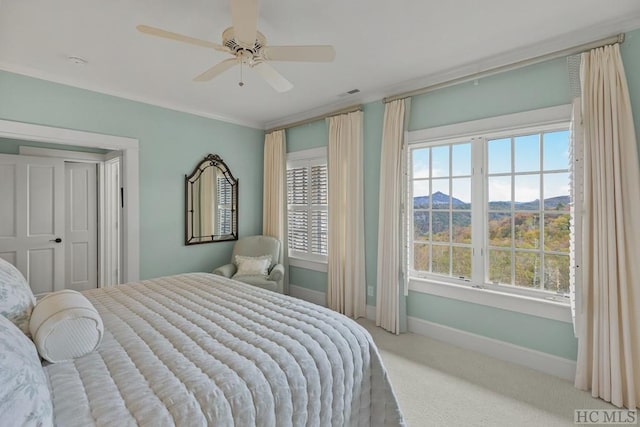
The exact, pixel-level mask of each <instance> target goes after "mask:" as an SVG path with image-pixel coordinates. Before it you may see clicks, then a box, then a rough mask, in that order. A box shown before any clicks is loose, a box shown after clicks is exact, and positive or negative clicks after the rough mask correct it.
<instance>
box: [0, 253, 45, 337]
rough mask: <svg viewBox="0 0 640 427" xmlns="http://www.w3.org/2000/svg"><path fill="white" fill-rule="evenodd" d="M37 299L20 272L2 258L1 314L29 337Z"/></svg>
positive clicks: (0, 274) (0, 270) (0, 281)
mask: <svg viewBox="0 0 640 427" xmlns="http://www.w3.org/2000/svg"><path fill="white" fill-rule="evenodd" d="M35 303H36V298H35V297H34V296H33V292H31V288H30V287H29V284H28V283H27V281H26V280H25V278H24V276H23V275H22V273H20V271H19V270H18V269H17V268H15V267H14V266H13V264H11V263H10V262H8V261H6V260H4V259H2V258H0V314H1V315H3V316H4V317H6V318H7V319H9V320H11V321H12V322H13V323H14V324H15V325H16V326H17V327H18V328H19V329H20V330H21V331H22V332H24V333H25V334H26V335H27V336H31V335H29V318H30V317H31V310H33V306H34V305H35Z"/></svg>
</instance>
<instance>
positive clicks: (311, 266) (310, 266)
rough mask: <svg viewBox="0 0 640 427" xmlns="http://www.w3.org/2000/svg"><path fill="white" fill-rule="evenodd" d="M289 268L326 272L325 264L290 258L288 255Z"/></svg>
mask: <svg viewBox="0 0 640 427" xmlns="http://www.w3.org/2000/svg"><path fill="white" fill-rule="evenodd" d="M289 266H290V267H298V268H306V269H307V270H313V271H320V272H322V273H326V272H327V263H326V262H318V261H310V260H307V259H302V258H292V257H291V255H289Z"/></svg>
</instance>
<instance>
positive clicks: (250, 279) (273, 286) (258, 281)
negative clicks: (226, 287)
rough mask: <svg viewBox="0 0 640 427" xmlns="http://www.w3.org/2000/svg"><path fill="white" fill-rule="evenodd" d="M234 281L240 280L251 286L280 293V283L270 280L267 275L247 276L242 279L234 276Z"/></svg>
mask: <svg viewBox="0 0 640 427" xmlns="http://www.w3.org/2000/svg"><path fill="white" fill-rule="evenodd" d="M233 279H235V280H239V281H241V282H243V283H247V284H249V285H253V286H258V287H260V288H264V289H269V290H270V291H275V292H280V291H279V290H278V282H274V281H272V280H268V279H267V276H265V275H261V274H256V275H246V276H241V277H236V276H233Z"/></svg>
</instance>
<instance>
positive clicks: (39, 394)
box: [0, 316, 53, 426]
mask: <svg viewBox="0 0 640 427" xmlns="http://www.w3.org/2000/svg"><path fill="white" fill-rule="evenodd" d="M5 423H6V424H5ZM0 424H2V425H12V426H52V425H53V409H52V403H51V394H50V392H49V385H48V384H47V378H46V376H45V373H44V369H42V365H41V364H40V358H39V357H38V352H37V351H36V348H35V346H34V345H33V342H31V340H30V339H29V338H28V337H27V336H26V335H25V334H23V333H22V331H20V329H18V327H17V326H16V325H14V324H13V323H12V322H10V321H9V320H8V319H7V318H5V317H4V316H0Z"/></svg>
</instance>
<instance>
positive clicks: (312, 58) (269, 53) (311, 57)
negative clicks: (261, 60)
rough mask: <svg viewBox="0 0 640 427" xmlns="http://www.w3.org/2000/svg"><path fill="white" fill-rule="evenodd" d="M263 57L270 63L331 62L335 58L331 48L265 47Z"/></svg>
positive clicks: (326, 46)
mask: <svg viewBox="0 0 640 427" xmlns="http://www.w3.org/2000/svg"><path fill="white" fill-rule="evenodd" d="M264 56H265V58H266V59H268V60H270V61H301V62H331V61H333V59H334V58H335V57H336V51H335V49H334V48H333V46H328V45H324V46H267V47H266V48H265V49H264Z"/></svg>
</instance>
